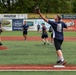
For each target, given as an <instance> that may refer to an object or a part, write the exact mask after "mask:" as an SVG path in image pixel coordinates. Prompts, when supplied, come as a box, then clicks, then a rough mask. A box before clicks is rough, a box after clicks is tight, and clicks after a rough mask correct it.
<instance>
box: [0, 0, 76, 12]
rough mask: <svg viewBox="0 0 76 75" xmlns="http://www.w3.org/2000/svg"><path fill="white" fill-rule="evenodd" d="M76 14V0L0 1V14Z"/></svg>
mask: <svg viewBox="0 0 76 75" xmlns="http://www.w3.org/2000/svg"><path fill="white" fill-rule="evenodd" d="M36 6H39V8H40V9H41V12H42V13H76V0H0V13H35V12H36V11H35V7H36Z"/></svg>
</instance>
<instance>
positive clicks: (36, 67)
mask: <svg viewBox="0 0 76 75" xmlns="http://www.w3.org/2000/svg"><path fill="white" fill-rule="evenodd" d="M0 71H76V65H66V66H63V65H0Z"/></svg>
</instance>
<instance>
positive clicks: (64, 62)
mask: <svg viewBox="0 0 76 75" xmlns="http://www.w3.org/2000/svg"><path fill="white" fill-rule="evenodd" d="M66 63H67V62H66V61H65V60H64V61H61V60H59V61H57V62H56V65H65V64H66Z"/></svg>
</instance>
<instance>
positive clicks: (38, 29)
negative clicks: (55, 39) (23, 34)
mask: <svg viewBox="0 0 76 75" xmlns="http://www.w3.org/2000/svg"><path fill="white" fill-rule="evenodd" d="M39 31H40V25H39V24H38V25H37V32H38V33H39Z"/></svg>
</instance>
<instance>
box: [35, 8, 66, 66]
mask: <svg viewBox="0 0 76 75" xmlns="http://www.w3.org/2000/svg"><path fill="white" fill-rule="evenodd" d="M36 10H37V13H38V14H39V15H40V17H41V18H42V19H43V20H44V21H46V22H47V23H49V24H50V25H51V26H52V28H53V30H54V32H53V36H54V45H55V49H56V53H57V56H58V60H57V62H56V64H61V65H65V64H66V61H65V60H64V57H63V53H62V49H61V45H62V43H63V40H64V35H63V28H67V25H66V24H65V23H64V22H62V21H61V16H60V15H56V16H55V18H54V20H55V21H50V20H48V19H46V18H45V17H44V16H43V15H42V14H41V12H40V9H39V8H37V9H36Z"/></svg>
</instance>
